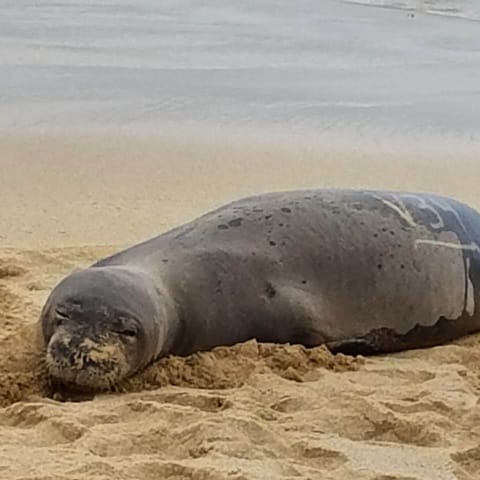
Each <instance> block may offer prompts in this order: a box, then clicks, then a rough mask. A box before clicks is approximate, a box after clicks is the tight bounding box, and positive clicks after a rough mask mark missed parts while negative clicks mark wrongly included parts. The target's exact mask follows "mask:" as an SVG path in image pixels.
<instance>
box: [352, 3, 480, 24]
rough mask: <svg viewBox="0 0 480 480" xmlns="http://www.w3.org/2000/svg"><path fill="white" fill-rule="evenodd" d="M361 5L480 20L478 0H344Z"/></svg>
mask: <svg viewBox="0 0 480 480" xmlns="http://www.w3.org/2000/svg"><path fill="white" fill-rule="evenodd" d="M345 1H347V2H350V3H359V4H362V5H372V6H381V7H386V8H396V9H400V10H408V11H411V12H421V13H430V14H434V15H445V16H448V17H458V18H464V19H467V20H472V21H480V2H479V1H478V0H345Z"/></svg>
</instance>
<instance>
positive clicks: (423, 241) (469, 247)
mask: <svg viewBox="0 0 480 480" xmlns="http://www.w3.org/2000/svg"><path fill="white" fill-rule="evenodd" d="M417 245H436V246H438V247H446V248H453V249H455V250H466V251H469V252H479V253H480V246H479V245H478V243H475V242H471V243H467V244H463V243H452V242H442V241H441V240H429V239H428V238H420V239H418V240H415V248H417Z"/></svg>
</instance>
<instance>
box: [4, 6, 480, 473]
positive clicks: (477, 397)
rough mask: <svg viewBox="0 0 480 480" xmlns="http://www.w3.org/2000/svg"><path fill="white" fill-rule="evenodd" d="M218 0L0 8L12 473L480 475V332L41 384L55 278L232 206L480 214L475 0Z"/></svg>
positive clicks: (205, 358) (204, 359)
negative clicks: (291, 204) (257, 197)
mask: <svg viewBox="0 0 480 480" xmlns="http://www.w3.org/2000/svg"><path fill="white" fill-rule="evenodd" d="M204 3H205V4H204V5H203V6H198V5H197V4H196V3H195V2H191V1H185V2H165V5H162V6H158V5H157V4H156V3H155V2H152V1H151V0H142V1H139V2H130V1H127V0H118V1H115V2H106V3H105V4H102V5H99V4H95V3H94V2H89V1H87V0H82V1H80V2H75V3H69V2H64V1H59V2H55V3H52V2H47V1H40V2H29V1H20V2H16V3H15V4H13V3H12V2H0V185H1V188H0V226H1V229H0V351H1V356H0V479H12V480H13V479H15V480H20V479H23V480H26V479H29V480H33V479H36V480H60V479H68V480H86V479H94V480H107V479H125V480H130V479H132V480H133V479H163V478H165V479H171V480H180V479H196V480H227V479H228V480H257V479H261V480H264V479H270V478H271V479H277V478H278V479H289V480H293V479H302V480H307V479H308V480H316V479H332V480H333V479H335V480H348V479H351V478H356V479H359V480H475V479H478V478H480V426H479V425H480V422H479V421H478V420H480V367H479V365H480V353H479V352H480V350H479V345H480V335H478V336H477V335H474V336H471V337H468V338H464V339H460V340H458V341H456V342H452V343H451V344H448V345H443V346H438V347H435V348H430V349H425V350H417V351H408V352H403V353H399V354H395V355H387V356H381V357H367V358H363V357H357V358H353V357H349V356H343V355H336V356H334V355H332V354H331V353H330V352H329V351H328V350H326V349H325V348H324V347H318V348H314V349H305V348H303V347H300V346H298V345H270V344H259V343H257V342H255V341H253V340H252V341H250V342H247V343H245V344H241V345H236V346H233V347H230V348H227V347H220V348H217V349H215V350H214V351H212V352H204V353H200V354H195V355H193V356H191V357H188V358H176V357H169V358H166V359H162V360H160V361H159V362H156V363H155V364H154V365H151V366H150V367H148V368H147V369H146V370H145V371H144V372H141V373H139V374H138V375H136V376H134V377H132V378H131V379H128V380H127V381H125V382H124V383H123V384H122V385H120V387H119V392H118V393H111V394H102V395H97V396H95V397H94V398H90V397H89V398H84V399H78V398H75V399H72V400H75V401H64V400H68V399H65V398H58V397H56V396H54V395H52V392H51V391H50V390H49V388H48V385H47V383H46V381H45V380H46V379H45V375H44V372H43V369H42V362H41V352H40V350H39V348H38V344H37V342H36V338H35V322H36V321H37V319H38V316H39V313H40V309H41V307H42V305H43V303H44V301H45V299H46V297H47V296H48V294H49V292H50V290H51V288H52V287H53V286H54V285H55V284H56V283H57V282H58V281H59V280H60V279H61V278H62V277H63V276H64V275H66V274H68V273H69V272H71V271H72V270H74V269H76V268H81V267H84V266H87V265H89V264H90V263H92V262H93V261H95V260H97V259H99V258H101V257H103V256H106V255H107V254H110V253H112V252H115V251H117V250H119V249H121V248H123V247H126V246H129V245H132V244H134V243H136V242H139V241H142V240H145V239H147V238H150V237H152V236H154V235H157V234H159V233H161V232H163V231H166V230H167V229H169V228H172V227H174V226H176V225H178V224H180V223H182V222H185V221H188V220H190V219H192V218H193V217H195V216H197V215H200V214H202V213H204V212H206V211H207V210H209V209H212V208H215V207H217V206H219V205H221V204H223V203H226V202H228V201H230V200H233V199H236V198H239V197H242V196H246V195H249V194H254V193H259V192H265V191H271V190H287V189H296V188H308V187H354V188H356V187H358V188H380V189H397V190H411V191H426V192H434V193H440V194H444V195H450V196H454V197H456V198H458V199H459V200H463V201H465V202H468V203H470V204H471V205H472V206H474V207H477V208H480V193H478V192H479V191H478V179H479V178H480V162H479V158H478V152H479V148H480V137H479V134H478V127H477V126H478V125H480V113H479V112H480V91H479V90H478V81H477V79H476V77H475V75H474V74H473V73H472V72H476V71H477V70H478V68H480V54H479V52H480V48H479V45H480V34H479V31H480V30H479V28H478V22H476V19H477V17H478V14H477V10H475V11H474V13H472V14H471V15H470V13H469V12H470V11H473V10H467V11H466V12H467V13H468V15H467V14H466V13H465V12H463V11H455V12H454V15H453V16H451V17H449V16H448V15H450V13H451V10H449V8H450V4H451V3H452V2H447V3H448V5H447V3H445V2H443V3H442V2H440V3H441V5H436V4H435V2H427V4H428V5H427V6H428V8H430V10H432V11H433V13H434V14H433V15H430V14H429V12H428V11H427V10H428V8H426V9H425V8H424V9H423V10H422V9H420V10H418V11H417V10H415V8H413V7H412V5H413V4H411V2H410V3H409V2H403V3H402V2H397V3H398V4H399V5H400V6H401V8H390V7H391V5H390V4H391V3H392V2H390V3H389V2H386V1H385V2H384V1H383V0H382V2H377V3H381V4H382V7H384V6H385V4H387V6H388V7H389V8H377V7H372V6H365V5H359V4H351V3H348V2H336V1H330V0H325V1H322V2H313V1H307V0H301V1H300V2H298V3H295V5H293V4H292V3H291V2H283V1H282V2H271V1H268V0H262V1H259V2H246V3H245V4H242V5H236V6H228V7H227V6H225V5H223V3H222V2H216V1H214V0H209V1H208V2H204ZM354 3H358V2H354ZM359 3H369V2H359ZM370 3H375V2H370ZM394 3H395V2H394ZM414 3H415V2H414ZM437 3H438V2H437ZM404 4H405V5H404ZM434 4H435V5H434ZM434 7H435V8H434ZM468 7H469V8H470V9H474V8H475V5H474V3H473V2H468ZM411 12H414V13H415V16H414V17H412V16H411ZM464 14H465V15H466V16H467V17H468V18H463V17H465V15H464ZM462 15H463V17H462ZM79 400H82V401H79Z"/></svg>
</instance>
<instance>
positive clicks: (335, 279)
mask: <svg viewBox="0 0 480 480" xmlns="http://www.w3.org/2000/svg"><path fill="white" fill-rule="evenodd" d="M479 244H480V215H479V214H478V213H477V212H476V211H475V210H473V209H472V208H470V207H469V206H467V205H465V204H463V203H460V202H458V201H455V200H453V199H449V198H445V197H440V196H436V195H429V194H413V193H400V192H382V191H355V190H322V189H320V190H301V191H289V192H277V193H267V194H263V195H258V196H253V197H249V198H245V199H242V200H237V201H235V202H233V203H230V204H228V205H226V206H223V207H221V208H218V209H216V210H214V211H211V212H209V213H207V214H205V215H203V216H201V217H199V218H197V219H195V220H193V221H191V222H189V223H187V224H185V225H182V226H180V227H178V228H175V229H173V230H170V231H168V232H166V233H163V234H161V235H159V236H157V237H156V238H153V239H151V240H148V241H146V242H144V243H140V244H138V245H135V246H133V247H131V248H128V249H126V250H124V251H122V252H120V253H118V254H115V255H113V256H110V257H108V258H105V259H103V260H100V261H99V262H97V263H95V264H94V265H92V266H91V267H89V268H86V269H84V270H82V271H79V272H76V273H73V274H71V275H69V276H67V277H66V278H65V279H64V280H62V281H61V282H60V283H59V284H58V285H57V286H56V287H55V288H54V290H53V291H52V293H51V295H50V297H49V298H48V300H47V302H46V304H45V306H44V308H43V311H42V314H41V318H40V325H41V331H42V334H43V335H42V337H43V340H44V343H45V346H46V360H47V366H48V369H49V372H50V374H51V375H52V376H53V377H55V378H57V379H59V380H60V381H63V382H66V383H73V384H76V385H77V386H80V387H88V388H104V387H108V386H110V385H113V384H115V383H116V382H117V381H119V380H120V379H122V378H124V377H125V376H128V375H130V374H132V373H133V372H135V371H137V370H139V369H141V368H143V367H144V366H146V365H147V364H148V363H150V362H152V361H153V360H154V359H156V358H159V357H162V356H165V355H167V354H177V355H186V354H189V353H192V352H195V351H199V350H206V349H210V348H212V347H214V346H218V345H231V344H234V343H237V342H242V341H245V340H247V339H251V338H256V339H257V340H258V341H267V342H280V343H300V344H303V345H306V346H314V345H319V344H326V345H327V346H328V347H329V348H330V349H331V350H332V351H333V352H344V353H350V354H360V353H361V354H375V353H386V352H394V351H399V350H403V349H413V348H419V347H427V346H432V345H436V344H440V343H444V342H446V341H449V340H452V339H455V338H457V337H460V336H463V335H466V334H469V333H472V332H475V331H477V330H479V329H480V310H479V305H480V247H479Z"/></svg>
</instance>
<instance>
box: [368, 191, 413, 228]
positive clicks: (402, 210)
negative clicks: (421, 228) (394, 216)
mask: <svg viewBox="0 0 480 480" xmlns="http://www.w3.org/2000/svg"><path fill="white" fill-rule="evenodd" d="M372 197H373V198H375V199H377V200H380V201H381V202H382V203H383V204H385V205H386V206H387V207H389V208H391V209H392V210H393V211H394V212H396V213H398V215H399V216H400V217H401V218H403V219H404V220H405V221H406V222H407V223H408V224H409V225H410V226H411V227H415V226H416V225H417V224H416V223H415V220H414V219H413V217H412V214H411V213H410V212H409V211H408V209H407V207H406V206H405V205H404V204H403V202H402V200H401V199H400V197H397V196H396V195H392V197H393V198H394V199H395V200H396V201H397V202H398V203H399V205H395V204H394V203H393V202H391V201H390V200H387V199H386V198H382V197H380V196H379V195H374V194H372Z"/></svg>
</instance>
